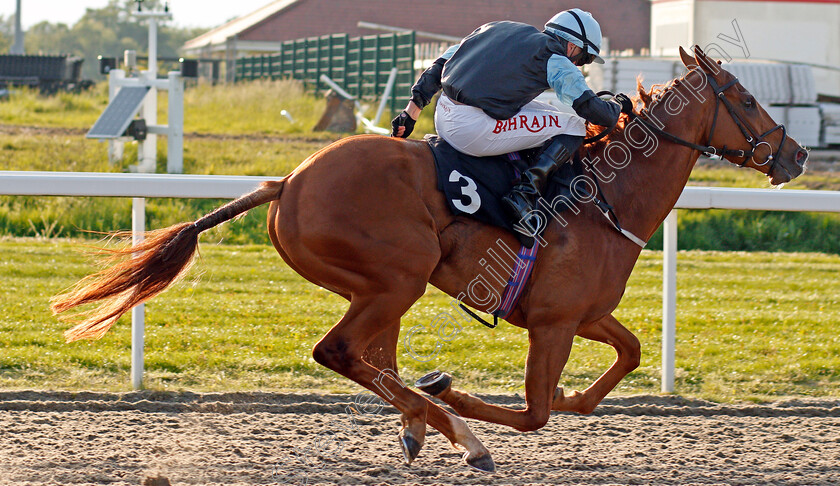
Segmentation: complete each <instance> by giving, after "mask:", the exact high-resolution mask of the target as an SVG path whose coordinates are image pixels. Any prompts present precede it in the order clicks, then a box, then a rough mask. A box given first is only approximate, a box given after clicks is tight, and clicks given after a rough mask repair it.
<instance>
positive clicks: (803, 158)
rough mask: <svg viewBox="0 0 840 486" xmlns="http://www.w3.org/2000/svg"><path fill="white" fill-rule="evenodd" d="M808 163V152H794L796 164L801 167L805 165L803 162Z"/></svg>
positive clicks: (800, 150) (802, 150)
mask: <svg viewBox="0 0 840 486" xmlns="http://www.w3.org/2000/svg"><path fill="white" fill-rule="evenodd" d="M807 161H808V151H807V150H805V149H799V150H797V151H796V163H797V164H798V165H799V166H800V167H801V166H803V165H805V162H807Z"/></svg>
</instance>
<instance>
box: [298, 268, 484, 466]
mask: <svg viewBox="0 0 840 486" xmlns="http://www.w3.org/2000/svg"><path fill="white" fill-rule="evenodd" d="M424 290H425V282H423V284H422V285H419V289H415V290H413V291H410V292H407V291H405V290H403V291H402V292H400V291H391V292H386V293H379V294H376V295H373V296H361V295H353V296H352V298H351V302H350V308H349V309H348V311H347V314H345V315H344V317H343V318H342V319H341V320H340V321H339V322H338V324H336V325H335V326H334V327H333V328H332V329H330V331H329V332H328V333H327V334H326V335H325V336H324V337H323V338H322V339H321V341H319V342H318V344H316V345H315V349H314V350H313V356H314V358H315V360H316V361H317V362H318V363H320V364H322V365H324V366H326V367H327V368H330V369H332V370H334V371H336V372H337V373H340V374H342V375H344V376H346V377H347V378H350V379H351V380H353V381H355V382H356V383H359V384H360V385H362V386H364V387H365V388H367V389H369V390H371V391H372V392H374V393H376V394H377V395H379V396H380V397H382V399H384V400H386V401H387V402H389V403H391V404H392V405H394V406H395V407H396V408H397V409H399V410H400V411H401V412H402V414H403V415H402V417H403V419H402V420H403V430H402V431H401V433H400V444H401V446H402V448H403V453H404V454H405V459H406V462H408V463H411V461H413V460H414V458H415V457H416V456H417V454H419V452H420V448H421V447H422V445H423V442H424V439H425V434H426V422H427V421H428V422H429V424H430V425H432V426H433V427H435V428H436V429H438V430H440V431H441V433H443V434H444V435H445V436H446V437H447V438H449V440H450V441H452V442H453V443H458V444H460V445H462V446H464V447H465V448H466V449H467V450H468V451H469V452H468V454H467V456H466V457H465V459H466V461H467V463H468V464H470V465H471V466H473V467H477V468H479V469H483V470H490V471H492V470H494V469H495V466H494V465H493V462H492V459H491V458H490V454H489V451H487V449H486V448H485V447H484V446H483V445H482V444H481V442H479V441H478V439H476V438H475V436H474V435H473V434H472V432H470V431H469V429H468V428H467V426H466V423H464V421H463V420H461V419H459V418H457V417H454V416H451V415H449V414H447V413H446V412H444V411H443V410H442V409H440V407H438V406H437V405H434V404H433V403H431V402H429V401H428V400H426V399H425V398H424V397H422V396H420V395H418V394H417V393H415V392H413V391H412V390H409V389H408V388H405V387H404V385H403V383H401V382H400V381H398V379H399V377H398V376H396V373H395V372H389V371H387V370H382V369H377V368H375V367H374V366H371V365H370V364H369V363H367V362H366V361H365V360H364V359H363V356H365V355H367V356H371V355H372V354H376V353H373V348H376V347H379V348H380V349H382V348H387V349H388V351H387V352H386V353H390V352H391V349H393V350H394V352H395V350H396V345H395V344H394V345H393V346H392V345H391V343H390V340H391V339H393V337H394V334H392V333H394V332H395V331H394V327H395V326H398V325H399V318H400V317H401V316H402V314H404V313H405V312H406V311H407V310H408V308H409V307H410V306H411V304H412V303H413V302H414V301H415V300H417V299H418V298H419V297H420V295H422V293H423V291H424ZM389 322H390V323H393V324H390V325H386V326H385V327H386V329H384V330H383V329H382V327H383V323H389ZM396 332H397V335H398V328H397V331H396ZM381 333H390V334H386V335H385V336H383V337H381V338H379V339H376V336H377V335H379V334H381ZM375 341H376V342H377V343H378V344H377V345H374V346H373V347H371V344H372V343H373V342H375ZM383 344H384V346H383ZM369 349H370V351H368V350H369ZM375 360H376V361H378V362H380V364H387V363H395V359H391V358H390V356H388V355H387V354H381V353H380V354H379V355H378V357H377V358H375ZM392 370H393V369H392Z"/></svg>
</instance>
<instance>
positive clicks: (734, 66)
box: [723, 62, 817, 106]
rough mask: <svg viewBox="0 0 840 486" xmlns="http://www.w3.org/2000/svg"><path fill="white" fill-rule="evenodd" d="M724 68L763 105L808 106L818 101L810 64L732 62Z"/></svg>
mask: <svg viewBox="0 0 840 486" xmlns="http://www.w3.org/2000/svg"><path fill="white" fill-rule="evenodd" d="M723 67H724V68H725V69H726V70H727V71H729V72H730V73H732V74H734V75H735V76H737V77H738V80H739V81H740V82H741V85H742V86H744V87H745V88H746V89H747V90H749V92H750V93H752V94H753V96H755V98H756V99H757V100H758V102H759V103H761V104H762V105H765V106H767V105H770V104H783V105H808V104H813V103H816V101H817V87H816V83H815V82H814V72H813V70H812V69H811V67H810V66H801V65H792V64H775V63H758V62H733V63H728V64H724V65H723Z"/></svg>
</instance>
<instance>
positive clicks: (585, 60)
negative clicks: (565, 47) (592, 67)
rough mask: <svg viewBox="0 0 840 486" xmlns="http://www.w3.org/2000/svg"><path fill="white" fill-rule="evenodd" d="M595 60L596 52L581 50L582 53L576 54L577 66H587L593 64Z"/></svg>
mask: <svg viewBox="0 0 840 486" xmlns="http://www.w3.org/2000/svg"><path fill="white" fill-rule="evenodd" d="M594 61H595V54H590V53H588V52H584V51H581V52H580V54H578V55H577V56H575V60H574V63H575V66H586V65H587V64H592V63H593V62H594Z"/></svg>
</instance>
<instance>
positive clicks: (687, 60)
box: [680, 46, 697, 69]
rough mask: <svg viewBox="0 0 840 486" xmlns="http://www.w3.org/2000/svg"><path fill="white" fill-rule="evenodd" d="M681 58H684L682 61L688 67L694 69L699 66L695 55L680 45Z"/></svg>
mask: <svg viewBox="0 0 840 486" xmlns="http://www.w3.org/2000/svg"><path fill="white" fill-rule="evenodd" d="M680 59H682V63H683V64H684V65H685V67H686V68H688V69H694V68H696V67H697V61H695V60H694V57H692V56H691V54H689V53H688V52H686V51H685V49H683V48H682V46H680Z"/></svg>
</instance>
